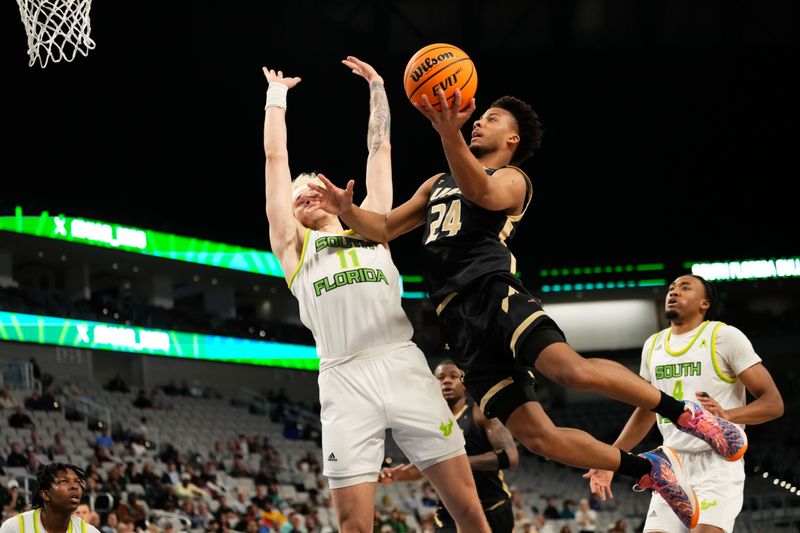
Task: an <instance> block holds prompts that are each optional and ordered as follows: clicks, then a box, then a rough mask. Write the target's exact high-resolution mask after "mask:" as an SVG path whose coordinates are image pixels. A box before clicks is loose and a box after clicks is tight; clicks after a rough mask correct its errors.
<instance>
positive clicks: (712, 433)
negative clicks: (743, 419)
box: [675, 400, 747, 461]
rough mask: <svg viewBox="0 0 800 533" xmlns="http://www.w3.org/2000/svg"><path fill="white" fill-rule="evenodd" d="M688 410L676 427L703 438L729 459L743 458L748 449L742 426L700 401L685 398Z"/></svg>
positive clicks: (713, 448)
mask: <svg viewBox="0 0 800 533" xmlns="http://www.w3.org/2000/svg"><path fill="white" fill-rule="evenodd" d="M683 403H684V404H685V405H686V411H685V412H684V413H683V414H682V415H681V416H680V417H679V418H678V422H677V423H676V424H675V427H677V428H678V429H680V430H681V431H683V432H684V433H688V434H689V435H694V436H695V437H697V438H700V439H703V440H704V441H705V442H706V443H708V445H709V446H711V449H712V450H714V451H715V452H717V453H718V454H720V455H721V456H722V457H724V458H725V459H727V460H728V461H737V460H739V459H741V457H742V456H743V455H744V452H746V451H747V435H745V433H744V431H743V430H742V428H740V427H739V426H737V425H736V424H734V423H733V422H729V421H728V420H725V419H724V418H720V417H718V416H714V415H713V414H711V413H710V412H709V411H707V410H706V409H703V406H701V405H700V404H698V403H695V402H690V401H688V400H684V402H683Z"/></svg>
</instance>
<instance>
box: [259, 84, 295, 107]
mask: <svg viewBox="0 0 800 533" xmlns="http://www.w3.org/2000/svg"><path fill="white" fill-rule="evenodd" d="M288 91H289V88H288V87H287V86H286V85H284V84H282V83H277V82H272V83H270V84H269V88H268V89H267V105H265V106H264V110H266V109H267V108H268V107H280V108H281V109H286V93H287V92H288Z"/></svg>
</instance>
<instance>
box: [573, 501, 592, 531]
mask: <svg viewBox="0 0 800 533" xmlns="http://www.w3.org/2000/svg"><path fill="white" fill-rule="evenodd" d="M575 523H576V524H577V525H578V533H594V532H595V531H597V512H596V511H595V510H593V509H591V508H590V507H589V500H587V499H586V498H582V499H581V501H580V502H578V510H577V511H576V513H575Z"/></svg>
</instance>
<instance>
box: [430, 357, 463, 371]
mask: <svg viewBox="0 0 800 533" xmlns="http://www.w3.org/2000/svg"><path fill="white" fill-rule="evenodd" d="M442 365H453V366H454V367H456V368H458V370H459V371H461V373H462V374H463V373H464V371H463V370H461V367H459V366H458V364H457V363H456V362H455V361H453V360H452V359H442V360H441V361H439V362H438V363H436V366H435V367H434V370H436V369H437V368H439V367H440V366H442Z"/></svg>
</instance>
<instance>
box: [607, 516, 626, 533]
mask: <svg viewBox="0 0 800 533" xmlns="http://www.w3.org/2000/svg"><path fill="white" fill-rule="evenodd" d="M627 532H628V524H627V522H625V519H624V518H620V519H619V520H617V521H616V522H615V523H614V525H612V526H611V528H610V529H609V530H608V533H627Z"/></svg>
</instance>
